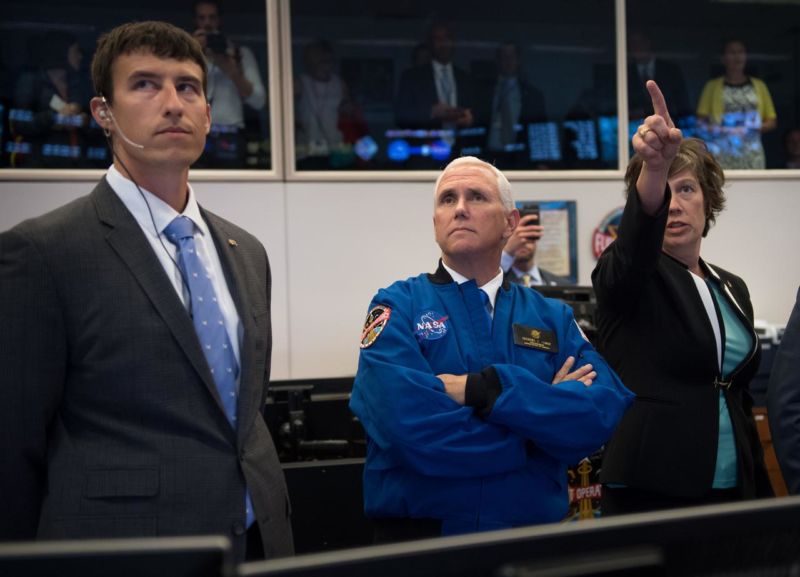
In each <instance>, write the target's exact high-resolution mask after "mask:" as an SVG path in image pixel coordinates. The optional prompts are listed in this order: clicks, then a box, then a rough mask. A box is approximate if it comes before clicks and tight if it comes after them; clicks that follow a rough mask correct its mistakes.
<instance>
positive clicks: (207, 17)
mask: <svg viewBox="0 0 800 577" xmlns="http://www.w3.org/2000/svg"><path fill="white" fill-rule="evenodd" d="M220 7H221V8H222V10H221V11H220ZM265 11H266V2H265V0H225V1H224V2H219V3H217V2H215V1H213V0H207V1H203V2H194V3H193V2H189V1H187V2H166V3H165V2H156V1H155V0H142V1H139V2H137V3H136V7H135V10H134V9H132V8H131V7H130V6H128V5H127V4H114V3H108V2H100V1H98V0H76V1H74V2H67V3H65V2H61V1H59V0H38V1H36V2H21V1H20V2H12V6H10V7H5V6H4V10H3V13H4V23H3V32H4V34H3V36H2V38H1V39H0V115H1V116H2V134H0V146H2V153H0V167H3V168H105V167H107V166H108V165H109V164H110V163H111V159H110V154H109V151H108V147H107V145H106V141H105V137H104V135H103V133H102V131H101V130H100V127H99V126H98V125H97V124H96V123H95V122H94V120H93V119H92V118H91V115H90V114H89V100H90V98H91V97H92V96H94V90H93V88H92V83H91V78H90V72H89V68H90V64H91V59H92V55H93V52H94V49H95V46H96V42H97V38H98V36H100V34H102V33H103V32H105V31H107V30H109V29H110V28H113V27H114V26H116V25H118V24H121V23H123V22H127V21H133V20H139V21H141V20H165V21H168V22H172V23H173V24H175V25H177V26H180V27H182V28H184V29H186V30H187V31H189V32H190V33H193V34H197V35H198V36H200V37H202V38H203V41H205V39H206V38H208V41H207V42H206V46H207V48H206V55H207V60H208V63H209V79H208V95H207V96H208V99H209V101H210V102H211V109H212V121H213V124H212V128H211V132H210V134H209V137H208V140H207V143H206V150H205V152H204V153H203V156H202V157H201V159H200V161H198V163H197V165H196V166H197V167H201V168H237V169H242V168H247V169H269V168H270V167H271V165H272V161H271V149H270V143H269V101H268V90H267V89H266V86H267V78H268V74H267V72H268V71H267V18H266V14H265Z"/></svg>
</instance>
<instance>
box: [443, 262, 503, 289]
mask: <svg viewBox="0 0 800 577" xmlns="http://www.w3.org/2000/svg"><path fill="white" fill-rule="evenodd" d="M428 280H429V281H430V282H431V283H433V284H438V285H444V284H450V283H452V282H455V281H454V280H453V277H452V276H450V273H449V272H447V269H446V268H444V265H443V264H442V259H439V266H438V267H437V268H436V272H433V273H428ZM501 288H502V289H504V290H508V289H509V288H511V279H510V276H509V273H508V271H506V273H505V274H504V275H503V284H502V286H501Z"/></svg>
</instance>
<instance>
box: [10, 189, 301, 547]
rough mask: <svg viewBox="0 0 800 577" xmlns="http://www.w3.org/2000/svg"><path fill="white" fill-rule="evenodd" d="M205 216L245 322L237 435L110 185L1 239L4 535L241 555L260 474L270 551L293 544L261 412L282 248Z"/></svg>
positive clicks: (259, 506)
mask: <svg viewBox="0 0 800 577" xmlns="http://www.w3.org/2000/svg"><path fill="white" fill-rule="evenodd" d="M203 218H204V219H205V221H206V222H207V223H208V226H209V228H210V230H211V233H212V235H213V237H214V242H215V244H216V247H217V251H218V252H219V256H220V261H221V263H222V268H223V270H224V272H225V276H226V280H227V283H228V286H229V288H230V291H231V296H232V297H233V300H234V302H235V304H236V308H237V311H238V313H239V316H240V318H241V321H242V324H243V327H244V337H243V340H242V343H241V347H240V357H241V379H240V392H239V406H238V417H239V418H238V422H239V427H238V429H237V430H236V431H235V430H234V429H233V428H231V426H230V425H229V424H228V421H227V419H226V418H225V414H224V411H223V409H222V407H221V404H220V400H219V395H218V393H217V389H216V386H215V384H214V381H213V378H212V376H211V372H210V370H209V368H208V364H207V363H206V360H205V357H204V356H203V352H202V350H201V348H200V343H199V341H198V339H197V335H196V333H195V330H194V326H193V325H192V320H191V318H190V317H189V315H188V314H187V312H186V309H185V308H184V306H183V304H182V303H181V300H180V298H179V297H178V295H177V294H176V292H175V289H174V288H173V286H172V284H171V282H170V281H169V279H168V277H167V275H166V274H165V272H164V269H163V267H162V266H161V264H160V263H159V261H158V259H157V257H156V255H155V254H154V253H153V249H152V248H151V246H150V244H149V243H148V241H147V239H146V238H145V236H144V234H143V233H142V230H141V228H140V227H139V225H138V224H137V223H136V221H135V220H134V218H133V216H132V215H131V214H130V212H128V210H127V208H126V207H125V205H124V204H123V203H122V201H121V200H120V199H119V198H118V197H117V195H116V194H115V193H114V191H113V190H112V189H111V187H110V186H109V185H108V183H107V182H106V181H105V179H104V180H103V181H102V182H100V184H98V185H97V187H96V188H95V189H94V191H93V192H92V193H91V194H90V195H89V196H86V197H83V198H80V199H78V200H76V201H74V202H72V203H70V204H68V205H66V206H64V207H61V208H60V209H57V210H55V211H54V212H51V213H49V214H46V215H44V216H42V217H39V218H36V219H33V220H28V221H25V222H23V223H21V224H20V225H18V226H16V227H15V228H13V229H11V230H10V231H7V232H5V233H3V234H0V318H2V320H3V323H4V328H3V330H2V331H0V391H1V392H0V455H2V456H0V540H5V539H33V538H37V537H38V538H40V539H66V538H91V537H133V536H160V535H192V534H212V533H213V534H222V535H227V536H228V537H230V538H231V540H232V541H233V543H234V548H235V551H236V553H237V554H238V555H239V557H240V558H241V554H242V552H243V550H244V544H245V530H244V520H245V512H244V495H245V483H246V485H247V487H248V488H249V489H250V493H251V496H252V499H253V505H254V508H255V513H256V517H257V519H258V522H259V523H260V528H261V532H262V536H263V538H264V546H265V552H266V554H267V556H268V557H272V556H281V555H289V554H291V553H292V549H293V547H292V537H291V529H290V522H289V504H288V496H287V491H286V485H285V482H284V478H283V473H282V470H281V465H280V463H279V462H278V457H277V454H276V451H275V448H274V446H273V443H272V439H271V438H270V434H269V431H268V430H267V427H266V424H265V422H264V419H263V416H262V407H263V406H264V402H265V396H266V392H267V385H268V381H269V369H270V353H271V349H272V334H271V327H270V284H271V278H270V270H269V263H268V261H267V255H266V253H265V251H264V248H263V247H262V246H261V243H259V242H258V241H257V240H256V239H255V238H254V237H252V236H251V235H249V234H248V233H247V232H245V231H243V230H242V229H240V228H238V227H236V226H234V225H233V224H231V223H229V222H227V221H225V220H223V219H221V218H219V217H217V216H215V215H213V214H211V213H209V212H205V211H203ZM229 239H231V241H230V242H229Z"/></svg>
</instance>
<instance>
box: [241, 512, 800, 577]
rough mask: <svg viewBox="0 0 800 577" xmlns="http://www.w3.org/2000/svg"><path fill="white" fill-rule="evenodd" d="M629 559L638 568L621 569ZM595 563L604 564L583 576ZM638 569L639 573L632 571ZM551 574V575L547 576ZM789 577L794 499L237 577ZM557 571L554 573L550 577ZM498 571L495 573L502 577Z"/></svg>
mask: <svg viewBox="0 0 800 577" xmlns="http://www.w3.org/2000/svg"><path fill="white" fill-rule="evenodd" d="M631 555H636V556H637V558H638V561H637V563H636V564H635V563H628V564H627V565H626V564H625V563H624V560H625V559H628V558H630V557H631ZM598 556H600V557H603V558H605V559H606V561H605V563H603V564H597V565H596V566H595V567H594V568H595V569H596V570H595V571H594V572H592V566H591V564H589V566H588V567H587V562H586V560H587V559H592V558H595V559H597V558H598ZM637 564H638V566H637ZM548 566H549V570H550V572H545V569H547V568H548ZM614 566H616V567H617V570H619V571H620V573H619V574H621V575H627V576H631V575H664V576H665V577H672V576H675V577H677V576H680V577H690V576H698V577H699V576H701V575H702V576H710V575H730V576H733V575H735V576H737V577H746V576H755V575H786V576H789V575H797V574H799V573H798V572H800V497H791V498H781V499H765V500H759V501H750V502H741V503H733V504H726V505H712V506H706V507H696V508H689V509H675V510H672V511H665V512H653V513H641V514H637V515H626V516H620V517H614V518H607V519H595V520H591V521H585V522H578V523H567V524H558V525H547V526H538V527H526V528H520V529H511V530H506V531H495V532H487V533H482V534H473V535H466V536H460V537H447V538H439V539H428V540H424V541H416V542H410V543H399V544H394V545H381V546H375V547H369V548H360V549H352V550H349V551H339V552H331V553H322V554H317V555H308V556H300V557H297V558H294V559H278V560H274V561H266V562H261V563H245V564H243V565H241V566H240V567H239V575H240V577H345V576H346V577H367V576H369V577H373V576H380V577H400V576H403V577H405V576H409V575H413V576H414V577H501V576H503V575H511V576H514V577H522V576H527V577H542V576H544V575H549V576H551V577H556V576H558V577H565V576H569V575H573V576H574V575H583V576H589V575H592V576H600V575H614V574H617V573H614V572H611V573H609V572H608V571H607V570H606V569H607V568H608V567H614ZM555 569H557V570H558V571H559V572H555ZM501 571H503V573H501Z"/></svg>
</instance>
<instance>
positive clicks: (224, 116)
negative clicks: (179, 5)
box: [194, 0, 267, 168]
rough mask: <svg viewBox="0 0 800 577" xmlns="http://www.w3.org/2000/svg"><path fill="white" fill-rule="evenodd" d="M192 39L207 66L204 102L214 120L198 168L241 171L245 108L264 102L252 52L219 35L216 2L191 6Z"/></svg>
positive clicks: (204, 1)
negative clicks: (207, 144)
mask: <svg viewBox="0 0 800 577" xmlns="http://www.w3.org/2000/svg"><path fill="white" fill-rule="evenodd" d="M194 21H195V26H196V29H195V31H194V37H195V39H197V41H198V42H199V43H200V47H201V48H202V49H203V52H204V53H205V56H206V62H207V64H208V95H207V96H208V102H209V104H211V117H212V118H213V119H214V121H213V124H212V125H211V132H210V133H209V146H207V147H206V151H205V152H204V154H203V156H202V157H201V158H200V161H199V165H197V166H200V167H204V166H209V167H211V168H222V167H226V168H244V156H245V154H244V153H245V138H244V129H245V105H247V107H248V108H250V109H252V110H254V111H256V112H258V111H261V110H263V109H264V107H265V106H266V103H267V91H266V89H265V88H264V82H263V81H262V80H261V73H260V72H259V69H258V62H257V61H256V58H255V56H254V55H253V52H252V51H251V50H250V49H249V48H247V47H246V46H240V45H239V44H236V43H234V42H233V41H232V40H231V39H230V37H229V36H226V35H224V34H223V33H222V14H221V12H220V5H219V2H218V1H217V0H198V1H197V2H195V3H194Z"/></svg>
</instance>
